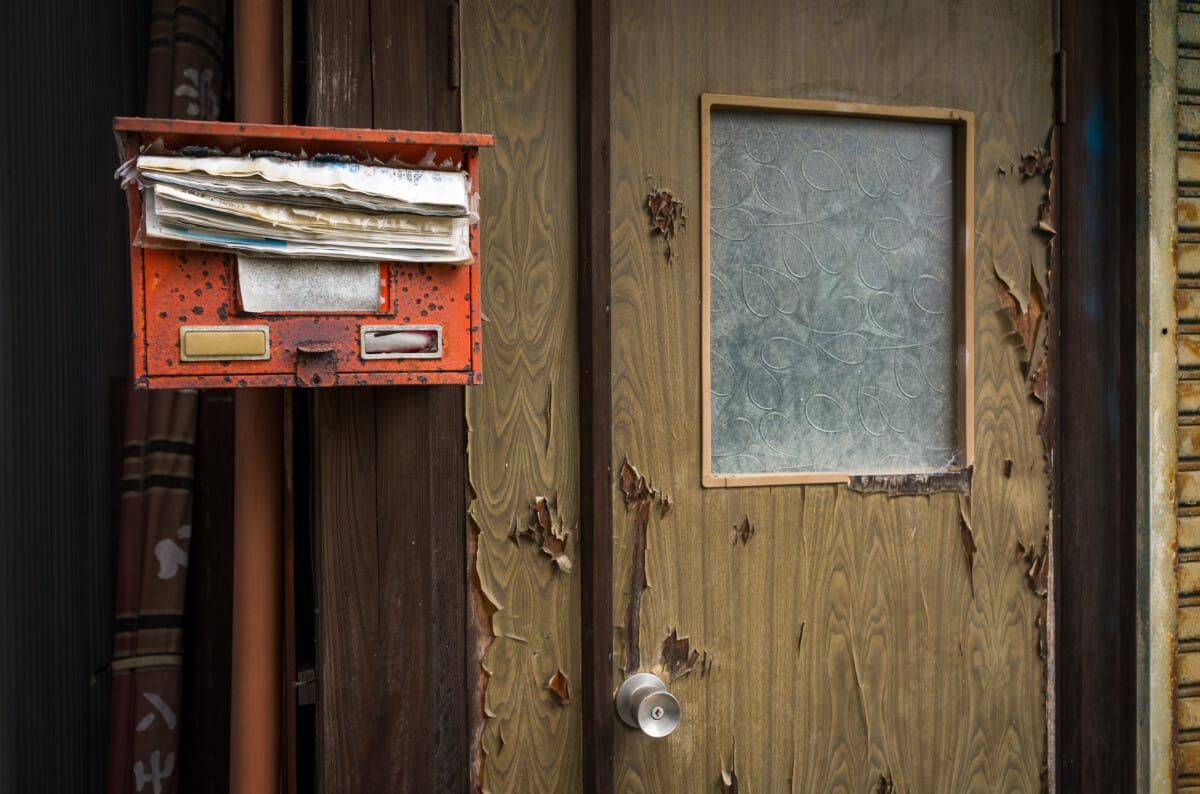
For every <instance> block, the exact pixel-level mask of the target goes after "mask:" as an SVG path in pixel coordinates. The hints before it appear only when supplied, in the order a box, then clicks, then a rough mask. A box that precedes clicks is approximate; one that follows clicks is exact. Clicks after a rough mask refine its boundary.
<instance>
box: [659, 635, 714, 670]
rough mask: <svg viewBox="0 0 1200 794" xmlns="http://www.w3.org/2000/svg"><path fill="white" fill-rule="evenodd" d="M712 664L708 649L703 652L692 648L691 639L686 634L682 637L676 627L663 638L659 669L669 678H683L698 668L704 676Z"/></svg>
mask: <svg viewBox="0 0 1200 794" xmlns="http://www.w3.org/2000/svg"><path fill="white" fill-rule="evenodd" d="M711 664H712V662H711V660H710V659H709V658H708V652H707V651H705V652H704V653H703V654H702V653H701V652H700V651H697V650H692V649H691V644H690V640H689V639H688V638H687V637H686V636H685V637H680V636H679V634H678V632H677V631H676V630H675V629H674V628H672V629H671V633H670V634H668V635H667V636H666V638H665V639H663V644H662V657H661V659H660V661H659V669H660V670H661V672H662V674H664V675H666V676H667V678H668V680H670V681H675V680H676V679H679V678H683V677H684V676H686V675H687V674H688V673H691V672H692V671H693V670H698V671H699V675H700V676H701V677H703V676H704V675H706V674H707V673H708V668H709V667H710V666H711Z"/></svg>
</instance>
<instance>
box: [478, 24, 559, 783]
mask: <svg viewBox="0 0 1200 794" xmlns="http://www.w3.org/2000/svg"><path fill="white" fill-rule="evenodd" d="M461 35H462V81H463V83H462V85H463V125H464V126H465V127H466V128H467V129H470V130H472V131H475V132H491V133H494V134H495V135H496V148H495V149H494V150H492V151H490V152H487V153H486V154H485V155H484V156H483V157H482V158H481V177H480V179H481V183H482V184H483V185H484V186H485V187H484V190H483V196H482V205H483V209H482V211H481V218H482V220H481V234H482V243H483V249H482V252H481V261H482V274H483V316H484V325H483V344H484V361H485V362H486V364H485V371H484V382H483V384H482V385H481V386H476V387H472V388H471V389H470V390H469V391H468V394H467V416H468V421H469V425H470V435H469V440H470V445H469V459H470V481H471V484H472V486H473V490H474V493H475V499H474V501H473V503H472V508H471V511H472V515H473V517H474V518H475V521H476V523H477V524H478V527H479V537H478V554H477V562H476V568H477V572H478V575H479V580H480V584H481V586H482V589H483V591H484V593H485V594H486V596H487V597H488V598H489V599H490V600H491V601H492V602H493V604H494V606H495V607H496V608H497V609H498V611H497V612H496V614H495V616H494V617H493V621H492V623H493V628H494V629H495V632H496V635H497V636H496V639H495V641H494V642H493V643H492V645H491V647H490V649H489V651H488V653H487V657H486V659H485V660H484V667H485V669H486V670H487V671H489V672H490V678H489V680H488V682H487V690H486V695H485V697H486V702H485V709H486V714H487V715H488V720H487V722H486V726H485V728H484V732H483V751H484V752H485V753H486V759H485V768H484V773H483V785H484V787H485V789H486V790H487V791H491V792H494V793H495V794H499V792H504V791H514V792H526V791H573V790H578V788H579V786H580V783H581V779H580V775H581V771H580V770H581V766H580V752H579V748H580V746H581V741H582V739H581V733H580V731H581V716H580V708H579V701H578V699H573V700H572V701H571V702H570V703H568V704H566V705H565V706H563V705H559V703H558V702H557V701H556V700H555V697H554V695H553V694H552V693H551V692H550V691H549V690H547V689H546V683H547V682H548V681H549V680H550V678H551V676H553V675H554V673H555V672H556V671H557V670H558V669H561V670H562V671H563V672H564V673H565V674H566V676H567V678H568V680H569V681H570V683H571V689H572V691H573V692H579V691H581V689H580V687H581V686H582V683H581V682H580V639H579V629H580V625H579V609H580V589H579V576H578V572H577V570H574V571H572V572H570V573H566V572H563V571H560V570H558V569H557V568H556V566H555V565H554V563H553V562H551V560H550V558H549V557H548V556H547V555H546V554H544V553H543V552H542V551H541V550H540V549H539V548H538V544H537V543H534V542H530V541H528V540H525V539H520V540H517V542H514V541H513V540H512V539H510V537H509V535H510V532H511V531H512V530H513V529H514V528H524V527H526V526H528V525H529V522H530V509H529V507H530V502H531V501H532V500H533V499H534V497H537V496H546V497H549V498H554V497H557V506H558V511H559V513H560V514H561V516H562V520H563V522H564V524H565V526H566V527H567V528H568V529H569V530H570V531H571V536H570V537H569V539H568V543H567V554H568V556H569V557H570V558H571V559H572V560H576V561H577V560H578V548H579V545H578V538H577V537H576V534H577V530H576V525H577V522H578V520H579V498H578V494H579V483H578V478H579V477H578V458H577V456H578V433H579V426H578V379H577V353H576V348H575V343H574V333H575V318H576V315H575V288H576V287H575V285H576V272H575V270H576V261H577V257H576V239H575V232H576V219H575V192H574V191H575V187H576V178H575V162H576V153H575V149H574V143H575V138H574V122H575V94H574V90H575V79H574V55H575V50H574V42H575V29H574V18H573V13H572V9H571V4H569V3H553V2H549V0H503V1H502V2H492V3H464V4H463V8H462V34H461Z"/></svg>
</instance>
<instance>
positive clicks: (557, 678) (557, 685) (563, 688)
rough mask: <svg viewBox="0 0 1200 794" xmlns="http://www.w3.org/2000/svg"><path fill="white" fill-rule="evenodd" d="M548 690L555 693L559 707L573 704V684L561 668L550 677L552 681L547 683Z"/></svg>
mask: <svg viewBox="0 0 1200 794" xmlns="http://www.w3.org/2000/svg"><path fill="white" fill-rule="evenodd" d="M546 689H548V690H550V691H551V692H553V693H554V697H555V699H556V700H557V702H558V705H560V706H565V705H567V704H568V703H570V702H571V682H570V681H568V680H567V674H566V673H564V672H563V671H562V669H561V668H559V669H558V670H557V671H555V673H554V675H552V676H550V680H549V681H547V682H546Z"/></svg>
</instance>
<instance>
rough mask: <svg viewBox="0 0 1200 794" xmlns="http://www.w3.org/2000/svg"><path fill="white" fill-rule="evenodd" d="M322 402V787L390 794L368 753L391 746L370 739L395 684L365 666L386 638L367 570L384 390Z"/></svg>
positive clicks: (330, 394) (318, 545) (376, 583)
mask: <svg viewBox="0 0 1200 794" xmlns="http://www.w3.org/2000/svg"><path fill="white" fill-rule="evenodd" d="M314 397H315V399H314V401H313V402H314V406H313V424H314V427H315V431H314V444H313V446H314V449H313V461H314V464H313V465H314V469H315V471H314V474H313V485H314V494H315V496H314V502H315V504H314V513H315V514H314V516H313V520H314V527H313V546H314V563H315V565H316V576H315V589H316V602H317V664H318V677H319V682H320V683H319V689H318V699H317V776H318V780H317V784H318V790H319V791H369V790H389V789H387V788H385V787H378V786H371V785H369V784H370V783H372V782H375V781H376V777H375V776H376V775H378V774H380V767H381V766H382V765H379V764H377V763H365V764H364V763H363V761H364V760H366V759H370V760H372V761H375V762H377V761H378V757H377V753H376V754H374V755H373V754H371V753H369V752H364V751H365V750H379V749H390V747H389V744H388V743H386V742H384V743H383V745H382V747H380V745H378V744H375V743H374V742H373V741H370V739H369V737H370V735H371V734H370V731H371V729H373V728H375V727H377V726H378V721H379V720H380V719H381V718H385V717H386V715H385V714H384V713H381V711H380V710H379V708H378V706H377V705H376V704H377V702H378V701H377V696H376V689H377V688H379V687H383V686H384V685H385V684H386V681H381V680H379V678H378V673H379V668H378V667H377V666H376V665H373V664H371V665H368V664H365V662H366V661H368V660H371V659H373V658H374V655H375V653H376V652H377V648H378V647H379V645H380V643H381V642H382V641H383V639H384V638H383V637H382V636H381V629H382V626H381V624H380V613H379V596H380V571H379V567H378V566H377V565H374V564H373V565H370V566H364V565H362V561H363V560H364V559H366V558H370V557H372V556H373V555H374V554H376V552H377V550H378V537H377V530H378V505H377V503H376V482H375V466H376V460H375V392H374V390H372V389H365V388H363V389H358V388H354V389H349V388H347V389H330V390H328V391H324V392H320V393H319V394H316V395H314ZM379 727H381V729H382V726H379ZM364 745H365V746H364ZM364 756H365V759H364Z"/></svg>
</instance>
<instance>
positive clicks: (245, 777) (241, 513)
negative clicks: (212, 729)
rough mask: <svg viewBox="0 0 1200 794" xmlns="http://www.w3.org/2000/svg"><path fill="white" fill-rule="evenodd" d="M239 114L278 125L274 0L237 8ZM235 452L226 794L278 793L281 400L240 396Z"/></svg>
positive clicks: (242, 2)
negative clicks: (231, 625) (230, 678)
mask: <svg viewBox="0 0 1200 794" xmlns="http://www.w3.org/2000/svg"><path fill="white" fill-rule="evenodd" d="M233 32H234V47H235V60H234V63H235V76H234V79H235V88H234V96H235V102H236V115H237V118H238V120H239V121H252V122H262V123H278V122H280V121H282V118H281V116H282V109H283V86H282V76H283V68H282V62H283V60H282V58H283V56H282V34H283V29H282V17H281V8H280V4H279V0H235V3H234V23H233ZM235 426H236V432H237V435H236V438H235V444H234V475H235V477H236V482H235V486H234V487H235V491H234V508H233V516H234V539H233V642H232V645H233V670H232V681H231V685H230V689H231V694H230V697H231V701H232V702H231V704H230V732H229V742H230V748H229V790H230V792H231V794H261V792H270V791H275V790H276V789H277V787H278V785H279V758H280V739H279V737H280V703H279V691H280V690H279V675H280V669H281V658H282V649H281V640H280V597H281V590H282V582H281V574H282V545H281V544H282V537H283V531H282V521H283V515H282V507H283V498H282V495H283V471H282V463H283V460H282V457H283V392H282V390H279V389H242V390H239V391H238V392H237V404H236V413H235Z"/></svg>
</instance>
